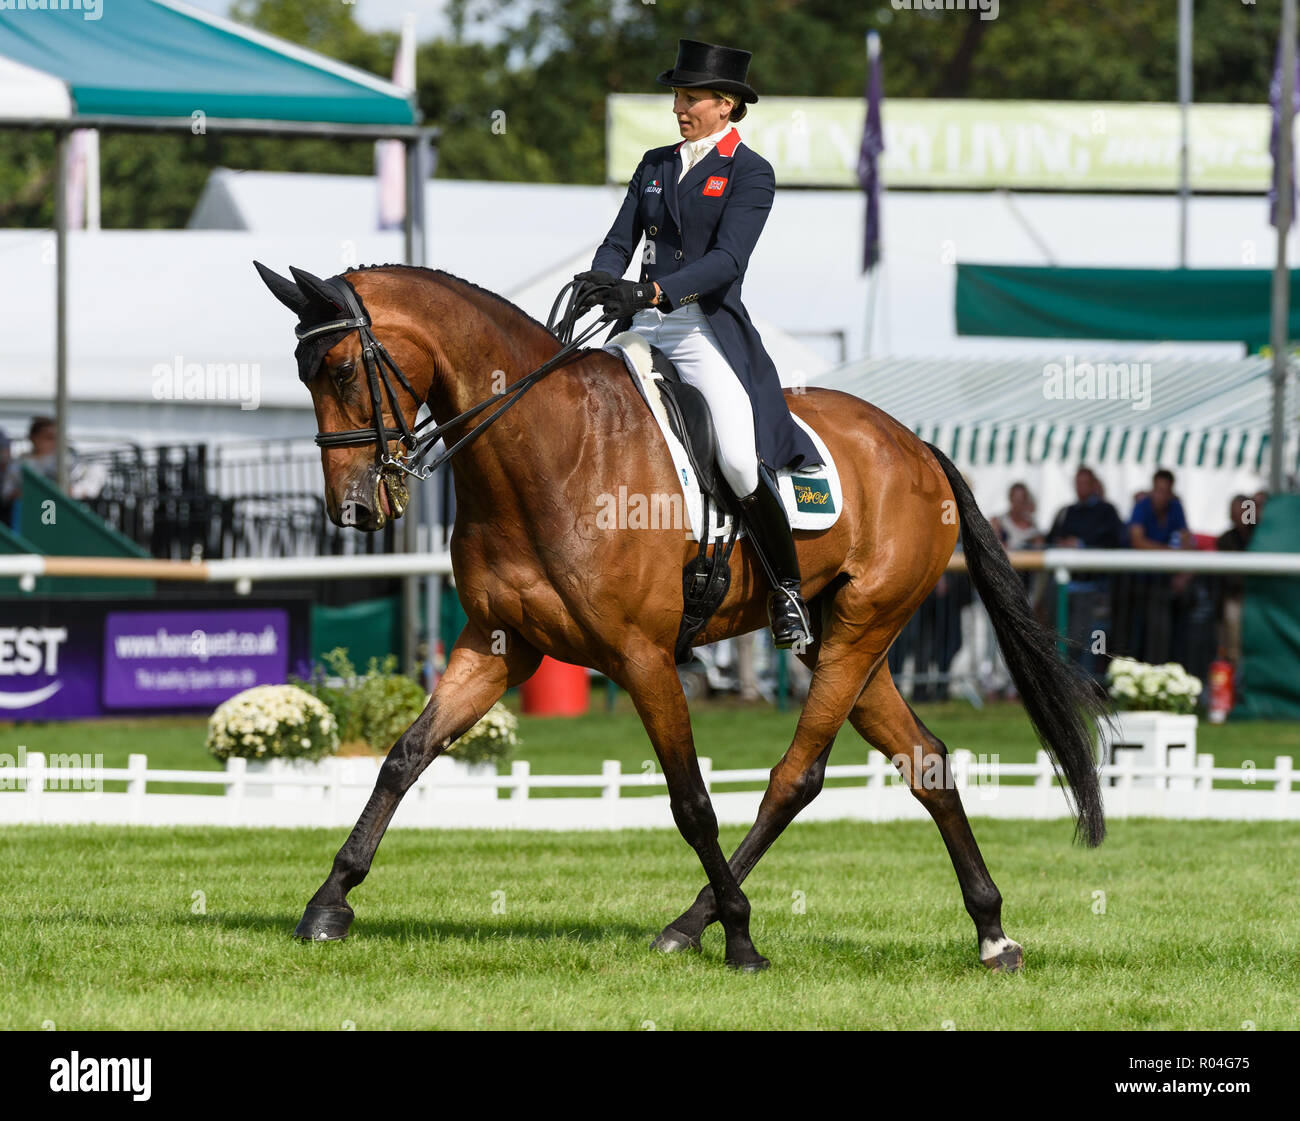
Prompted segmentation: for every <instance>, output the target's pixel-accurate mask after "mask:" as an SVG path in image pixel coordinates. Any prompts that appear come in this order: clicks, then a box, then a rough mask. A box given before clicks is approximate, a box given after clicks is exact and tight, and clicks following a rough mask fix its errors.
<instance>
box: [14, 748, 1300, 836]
mask: <svg viewBox="0 0 1300 1121" xmlns="http://www.w3.org/2000/svg"><path fill="white" fill-rule="evenodd" d="M351 762H353V761H351V760H342V759H330V760H326V761H325V763H324V764H323V765H322V767H321V768H320V773H319V774H314V775H277V774H264V773H252V772H250V771H249V769H248V767H247V764H246V761H245V760H243V759H232V760H229V761H228V763H227V766H226V770H224V771H185V770H151V769H150V768H149V765H148V759H147V758H146V757H145V756H144V755H132V756H131V757H130V759H129V764H128V766H126V767H116V768H115V767H62V766H60V767H57V768H51V767H48V766H47V765H46V759H45V757H44V755H42V754H39V753H36V752H31V753H27V754H26V755H25V757H23V758H21V759H20V763H21V765H20V766H16V767H8V766H6V767H0V824H4V825H15V824H58V825H82V824H112V825H159V826H165V825H171V826H177V825H180V826H183V825H202V826H212V825H218V826H270V827H295V826H331V827H334V826H338V827H348V826H351V825H352V824H353V823H354V822H355V821H356V819H357V816H358V815H359V814H360V812H361V810H362V807H363V806H364V805H365V802H366V799H367V797H368V796H369V794H370V790H371V788H372V787H373V784H374V776H375V773H376V769H375V764H374V762H373V761H370V760H366V761H364V762H365V763H366V764H368V765H367V766H363V767H354V766H348V765H347V764H349V763H351ZM700 767H701V770H702V772H703V774H704V779H705V783H706V784H707V785H708V787H709V790H710V793H711V795H712V799H713V805H714V808H715V810H716V812H717V815H718V820H719V822H720V823H722V824H724V825H748V824H750V823H751V822H752V821H753V820H754V817H755V815H756V814H757V812H758V805H759V801H760V799H761V798H762V790H761V789H760V788H758V787H759V785H765V784H766V782H767V779H768V771H766V770H762V769H748V770H733V771H715V770H713V768H712V765H711V762H710V760H708V759H701V760H700ZM951 769H952V774H953V782H954V784H955V786H956V787H957V789H958V791H959V792H960V793H961V797H962V802H963V803H964V805H965V807H966V811H967V813H968V814H969V815H970V816H971V817H995V818H1022V819H1023V818H1028V819H1058V818H1066V817H1068V816H1069V810H1068V806H1067V804H1066V800H1065V792H1064V791H1063V790H1062V789H1061V787H1060V786H1059V785H1058V784H1057V783H1056V779H1055V775H1054V774H1053V771H1052V765H1051V761H1050V759H1049V758H1048V756H1047V754H1046V752H1042V751H1040V752H1038V755H1037V758H1036V760H1035V761H1034V762H1033V763H1002V762H1000V761H997V760H987V759H981V758H976V757H975V756H973V755H972V754H971V753H970V752H968V751H954V752H953V753H952V756H951ZM454 771H455V767H454V764H453V763H452V760H450V759H447V758H445V757H444V758H440V759H437V760H435V761H434V764H433V765H432V766H431V767H430V768H429V769H428V770H427V771H426V772H425V774H424V775H423V776H421V779H420V781H419V782H417V783H416V785H415V786H414V787H413V788H412V789H411V791H410V792H408V794H407V796H406V797H405V799H403V801H402V804H401V807H400V808H399V809H398V811H397V814H396V817H395V818H394V821H393V825H394V826H396V827H408V828H411V827H415V828H478V829H627V828H671V827H672V826H673V819H672V813H671V811H670V809H669V804H668V797H667V795H666V794H665V793H659V791H661V790H663V788H664V785H665V783H664V778H663V775H662V774H659V773H658V772H657V771H656V772H651V771H646V772H639V771H638V772H636V773H630V774H629V773H624V772H623V770H622V768H621V766H620V764H619V763H618V762H617V761H608V762H606V763H605V764H604V766H603V768H602V770H601V773H600V774H598V775H535V774H533V773H532V771H531V768H530V766H529V764H528V763H527V762H516V763H514V764H513V765H512V767H511V771H510V773H509V774H507V775H495V776H493V775H464V776H462V775H459V774H453V772H454ZM1101 776H1102V784H1103V797H1104V803H1105V807H1106V812H1107V814H1108V816H1109V817H1111V818H1126V817H1158V818H1186V819H1219V820H1233V821H1242V820H1247V821H1296V820H1300V792H1298V791H1296V790H1295V789H1294V780H1295V777H1296V776H1295V771H1294V765H1293V762H1292V760H1291V758H1290V757H1281V758H1278V759H1276V760H1275V761H1274V765H1273V766H1272V767H1271V768H1269V769H1263V768H1255V767H1251V766H1243V767H1216V766H1215V765H1214V758H1213V756H1211V755H1207V754H1202V755H1199V756H1198V757H1197V759H1196V762H1195V764H1194V765H1190V766H1188V765H1181V766H1176V765H1171V766H1164V767H1139V766H1137V765H1135V764H1134V763H1133V762H1132V761H1131V760H1130V761H1121V762H1119V763H1116V764H1110V765H1106V766H1103V767H1102V768H1101ZM826 779H827V783H828V786H827V788H826V789H824V790H823V791H822V793H821V795H820V796H819V797H818V798H816V799H815V800H814V801H813V802H812V804H811V805H810V806H808V807H807V808H806V809H805V810H804V811H803V812H802V813H801V814H800V816H799V820H801V821H826V820H845V819H849V820H856V821H898V820H908V819H926V818H927V817H928V815H927V814H926V812H925V809H924V808H923V807H922V806H921V805H920V803H919V802H918V801H917V800H916V798H915V797H914V796H913V795H912V794H911V792H910V791H909V790H908V789H907V786H906V784H905V783H904V781H903V779H902V777H901V776H900V775H899V773H898V771H896V770H895V769H894V767H893V766H891V765H890V763H889V762H888V761H887V760H886V759H885V758H884V757H883V756H881V755H872V756H870V757H869V761H868V762H867V763H865V764H861V765H857V764H855V765H844V766H830V767H827V768H826ZM845 780H848V781H851V782H852V785H848V786H843V785H830V784H832V783H840V782H842V781H845ZM123 782H124V783H125V784H126V790H125V791H121V792H119V791H106V790H104V789H103V787H104V784H105V783H123ZM157 783H172V784H190V785H194V786H207V787H215V788H218V789H219V790H220V794H218V795H208V794H169V793H156V792H152V791H150V789H149V786H150V784H157ZM737 784H750V785H752V786H754V788H753V789H749V790H743V791H734V790H725V791H720V790H718V788H719V787H723V786H731V785H737ZM1216 784H1218V785H1216ZM1224 784H1227V785H1224ZM571 789H586V790H592V791H595V792H597V793H596V794H595V796H589V797H574V796H567V797H566V796H558V797H537V796H536V794H537V793H538V792H539V791H546V790H571ZM501 791H504V792H505V795H506V796H505V797H502V796H501V795H500V793H499V792H501ZM633 791H636V792H640V793H642V794H644V793H645V792H646V791H655V793H651V794H648V796H634V795H633V796H629V795H630V794H631V792H633Z"/></svg>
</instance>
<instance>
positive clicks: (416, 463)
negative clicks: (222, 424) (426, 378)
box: [294, 281, 615, 479]
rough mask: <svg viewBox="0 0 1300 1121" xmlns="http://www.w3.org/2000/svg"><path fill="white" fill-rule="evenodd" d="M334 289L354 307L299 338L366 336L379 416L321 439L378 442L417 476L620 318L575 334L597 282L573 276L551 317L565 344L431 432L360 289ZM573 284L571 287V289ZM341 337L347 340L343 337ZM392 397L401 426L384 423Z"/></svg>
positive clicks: (383, 456)
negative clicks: (409, 403) (442, 442)
mask: <svg viewBox="0 0 1300 1121" xmlns="http://www.w3.org/2000/svg"><path fill="white" fill-rule="evenodd" d="M333 287H334V290H335V291H336V292H337V293H338V294H339V295H340V296H341V297H342V299H343V301H344V302H345V306H346V309H347V311H348V312H349V313H350V314H349V315H347V316H346V317H344V318H342V319H335V320H331V321H330V322H328V323H320V324H315V325H313V326H311V327H295V328H294V334H295V335H296V336H297V337H298V341H299V342H302V341H303V340H305V339H310V338H313V337H315V336H317V335H323V334H326V333H329V332H335V331H344V332H348V333H351V332H352V331H356V332H357V334H358V336H359V337H360V339H361V358H362V362H363V364H364V366H365V371H366V386H367V388H368V389H369V391H370V407H371V412H372V414H373V416H374V422H373V424H372V425H371V427H369V428H351V429H347V430H346V431H343V432H317V433H316V445H317V447H321V448H348V447H359V446H362V445H365V444H375V445H377V446H378V448H379V449H380V450H379V463H380V466H381V467H391V468H393V469H394V470H396V471H401V472H403V473H405V474H407V475H410V476H411V477H412V478H415V479H427V478H428V477H429V476H430V475H432V474H433V473H434V471H436V470H437V469H438V468H439V467H441V466H442V465H443V464H444V463H446V462H447V461H448V460H449V459H451V457H452V456H454V455H455V454H456V453H457V452H458V451H460V450H461V449H462V448H464V447H466V446H467V445H468V444H470V443H471V442H472V441H473V440H475V439H477V438H478V436H479V435H480V434H481V433H483V432H484V431H486V430H487V429H488V428H489V427H491V425H492V424H493V422H494V421H496V420H497V419H498V418H499V417H500V416H502V414H504V413H505V412H506V411H507V410H508V409H510V408H511V407H512V406H514V404H515V403H516V402H517V401H518V400H519V399H520V398H521V397H522V396H523V395H524V394H525V393H527V392H528V390H530V389H531V388H532V387H533V386H534V385H536V384H537V383H538V382H539V381H541V379H542V378H544V377H545V376H546V375H547V374H549V373H550V372H551V371H552V370H554V369H557V368H558V367H559V366H561V365H562V364H563V363H564V362H566V361H567V360H568V359H570V358H572V357H573V356H574V354H575V353H577V351H578V348H579V347H580V346H581V345H582V344H583V343H584V342H586V340H587V339H589V338H590V337H591V336H592V335H594V334H595V333H596V332H597V331H599V330H600V329H601V328H602V327H603V326H604V325H605V324H606V323H608V322H609V321H610V320H611V319H613V318H615V317H614V316H611V315H602V316H601V317H600V318H599V319H598V320H596V322H595V323H593V324H591V326H589V327H588V328H587V329H586V330H584V331H583V332H582V333H581V334H580V335H579V336H578V337H577V338H573V329H574V326H575V324H576V322H577V320H578V319H579V318H580V317H581V315H582V314H583V312H582V311H581V310H579V309H580V308H581V306H582V302H583V299H584V298H586V297H588V296H589V295H590V294H591V292H592V290H593V289H594V288H595V287H596V286H595V285H591V284H589V283H588V282H585V281H584V282H583V283H581V284H579V283H578V282H576V281H570V282H569V283H568V284H566V285H565V286H564V287H563V288H561V289H560V293H559V295H558V296H556V297H555V302H554V303H553V304H552V305H551V314H550V316H549V317H548V319H547V321H546V328H547V330H549V331H551V333H552V334H554V335H556V337H557V338H558V339H559V340H560V342H562V343H563V344H564V346H563V347H561V349H560V350H559V351H558V352H556V353H555V354H554V355H552V356H551V357H550V358H548V359H547V360H546V361H545V362H543V363H542V365H540V366H538V367H537V369H535V370H534V371H533V372H532V373H530V374H527V375H525V376H524V377H522V378H520V379H519V380H518V381H517V382H515V383H514V384H513V385H508V386H506V388H505V389H503V390H502V391H501V392H500V393H496V394H493V395H492V396H491V397H489V398H487V400H485V401H480V402H479V403H478V404H477V405H475V406H474V407H473V408H470V409H466V410H465V411H464V412H463V413H460V414H459V415H458V416H454V417H452V418H451V420H449V421H447V422H446V423H444V424H439V425H437V426H436V427H434V428H430V429H429V430H428V431H427V432H423V433H421V432H420V430H421V429H422V428H424V427H425V426H426V425H428V424H429V423H430V422H431V421H432V420H433V417H432V416H428V417H425V419H424V420H422V421H419V422H418V423H417V424H416V425H415V426H414V427H412V426H411V425H409V424H407V422H406V416H405V414H403V412H402V410H401V407H400V406H399V404H398V400H397V389H396V387H395V386H394V385H393V381H392V379H391V378H390V377H389V371H390V370H391V371H392V374H393V377H395V378H396V379H397V384H398V385H400V386H401V387H402V388H403V389H404V390H406V392H407V393H408V394H410V396H411V398H412V400H414V401H415V402H416V405H417V407H418V406H419V405H420V404H423V403H424V402H421V401H420V396H419V394H418V393H416V391H415V389H414V388H413V387H412V385H411V383H410V381H409V380H407V377H406V375H405V374H403V373H402V370H401V367H399V366H398V365H397V363H396V362H394V361H393V358H392V356H391V355H390V354H389V353H388V351H387V350H385V349H384V344H383V343H381V342H380V341H379V340H378V339H377V338H375V333H374V331H372V330H371V320H370V316H369V314H368V313H367V312H366V309H365V306H364V305H363V304H362V303H361V298H360V297H359V296H358V295H357V294H356V291H355V290H354V289H353V287H352V285H351V284H350V283H348V282H347V281H343V282H342V283H341V284H339V283H335V284H334V285H333ZM570 289H572V291H571V292H570V291H569V290H570ZM566 292H569V299H568V304H567V305H566V307H565V311H564V314H563V316H562V317H561V319H560V322H559V325H558V330H557V329H556V328H555V327H554V326H553V324H554V323H555V313H556V311H557V309H558V308H559V307H560V304H561V301H562V300H563V298H564V295H565V293H566ZM340 341H341V340H340ZM381 390H382V393H383V395H384V396H386V397H387V399H388V406H389V408H390V409H391V410H392V412H393V415H394V416H395V417H396V418H397V423H398V425H399V426H400V427H398V428H389V427H387V426H386V425H385V424H384V410H383V397H381ZM502 401H504V402H505V403H504V404H502V405H501V407H500V408H499V409H497V410H496V411H495V412H493V413H492V415H491V416H489V417H487V419H486V420H482V421H479V423H478V424H476V425H475V426H474V427H473V428H472V429H470V431H469V432H467V433H466V434H465V435H464V436H462V437H461V438H460V439H459V440H457V441H456V442H455V443H454V444H452V446H451V447H449V448H445V449H444V450H443V452H442V454H441V455H438V456H436V457H435V458H434V459H433V460H432V461H431V462H429V463H427V464H425V465H423V466H421V464H420V461H421V460H422V459H424V457H425V456H426V455H428V454H429V452H430V451H432V450H433V447H434V445H435V444H436V443H437V442H438V440H439V439H441V437H442V435H443V433H445V432H447V431H448V430H449V429H451V428H454V427H455V426H456V425H458V424H460V423H461V422H462V421H466V420H470V419H472V418H473V417H476V416H478V415H479V413H481V412H483V411H484V410H485V409H488V408H490V407H491V406H493V405H495V404H497V403H498V402H502ZM393 441H397V442H399V443H400V444H401V445H402V448H403V449H405V450H404V451H402V450H399V451H398V452H397V454H396V455H393V454H391V453H390V452H389V450H388V445H389V443H390V442H393Z"/></svg>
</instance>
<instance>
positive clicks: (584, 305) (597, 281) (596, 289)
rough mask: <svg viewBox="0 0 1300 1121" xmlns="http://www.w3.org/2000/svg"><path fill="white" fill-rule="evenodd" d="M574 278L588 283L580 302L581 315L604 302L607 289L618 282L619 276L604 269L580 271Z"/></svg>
mask: <svg viewBox="0 0 1300 1121" xmlns="http://www.w3.org/2000/svg"><path fill="white" fill-rule="evenodd" d="M573 279H574V281H575V282H576V283H577V284H579V285H581V284H586V285H588V288H587V291H586V293H585V294H584V295H583V297H582V299H581V300H580V301H579V303H578V314H579V315H586V314H587V312H589V311H590V310H591V309H592V308H594V307H595V306H596V305H597V304H599V303H602V302H603V301H604V298H605V294H606V291H607V290H608V289H610V288H612V287H614V285H616V284H617V283H618V277H616V276H615V275H614V274H613V273H608V272H605V271H604V270H603V269H591V270H589V271H588V272H580V273H578V274H577V275H576V276H575V277H574V278H573Z"/></svg>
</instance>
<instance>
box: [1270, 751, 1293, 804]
mask: <svg viewBox="0 0 1300 1121" xmlns="http://www.w3.org/2000/svg"><path fill="white" fill-rule="evenodd" d="M1273 768H1274V770H1276V771H1277V785H1275V786H1274V787H1273V791H1274V794H1273V797H1274V798H1275V799H1276V800H1277V801H1276V804H1277V816H1278V817H1279V818H1285V817H1286V810H1287V803H1288V802H1290V800H1291V779H1292V777H1293V776H1292V773H1291V756H1289V755H1279V756H1278V757H1277V758H1276V759H1274V760H1273Z"/></svg>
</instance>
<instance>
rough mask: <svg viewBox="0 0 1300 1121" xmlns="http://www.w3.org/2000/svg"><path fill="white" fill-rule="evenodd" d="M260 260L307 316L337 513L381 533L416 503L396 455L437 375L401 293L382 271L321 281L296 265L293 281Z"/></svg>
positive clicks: (303, 358) (304, 360) (330, 494)
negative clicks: (399, 297) (403, 305)
mask: <svg viewBox="0 0 1300 1121" xmlns="http://www.w3.org/2000/svg"><path fill="white" fill-rule="evenodd" d="M253 264H254V265H256V267H257V271H258V273H259V274H260V276H261V277H262V280H263V281H264V282H265V284H266V286H267V287H268V288H269V289H270V290H271V292H272V294H273V295H274V296H275V298H276V299H277V300H279V301H280V302H281V303H282V304H284V305H285V307H287V308H288V309H289V310H290V311H292V312H294V314H296V315H297V316H298V327H297V329H296V334H297V336H298V340H299V342H298V348H297V350H296V351H295V352H294V355H295V357H296V358H297V360H298V376H299V378H301V379H302V381H303V383H304V384H305V385H306V386H307V388H308V389H309V390H311V397H312V403H313V404H314V405H315V408H316V425H317V436H316V442H317V443H318V444H319V445H320V449H321V465H322V466H323V468H324V470H325V506H326V509H327V510H328V511H329V516H330V519H331V520H332V521H333V522H334V524H335V525H340V526H352V527H354V528H356V529H363V530H376V529H381V528H382V527H383V526H384V525H386V524H387V523H388V521H389V520H390V519H393V518H400V517H401V516H402V513H403V512H404V511H405V509H406V505H407V502H408V501H409V495H408V493H407V489H406V485H405V483H404V482H403V480H404V478H405V477H406V476H405V474H404V472H403V471H401V470H400V469H399V468H398V467H396V466H394V465H393V462H392V461H393V459H394V457H396V456H399V455H400V452H401V450H402V445H401V437H402V436H403V435H404V434H409V433H410V432H411V430H412V429H413V427H414V424H415V415H416V413H417V412H418V411H419V408H420V404H421V403H422V402H423V401H424V400H425V398H426V397H427V396H428V392H429V383H430V380H431V378H432V374H433V371H432V363H431V361H430V358H429V356H428V354H427V353H426V352H425V350H424V349H423V348H421V347H420V345H419V344H418V342H417V341H416V336H415V331H414V324H413V323H412V321H411V319H410V316H409V314H406V313H404V312H403V310H402V309H401V307H400V305H399V302H398V300H397V299H396V297H395V293H394V291H393V289H394V284H393V278H392V277H391V276H387V275H386V274H385V273H384V272H383V270H379V269H376V270H374V271H373V272H371V271H365V272H360V273H354V274H350V275H349V276H347V277H345V276H336V277H332V278H331V279H329V280H321V279H320V278H319V277H315V276H312V275H311V273H308V272H304V271H302V270H301V269H296V268H292V267H291V268H290V269H289V271H290V272H291V273H292V274H293V277H294V279H293V280H289V279H287V278H285V277H283V276H279V275H277V274H276V273H274V272H272V271H271V270H270V269H268V268H267V267H266V266H265V265H263V264H261V263H260V262H257V261H254V262H253ZM353 278H355V285H356V286H355V287H354V286H353ZM386 281H387V283H386ZM363 293H364V296H365V302H364V303H363V302H362V294H363ZM372 324H373V329H372ZM372 331H373V333H372ZM385 357H389V358H391V359H392V366H395V367H396V368H397V370H398V371H400V373H397V372H395V371H394V370H393V369H392V368H391V366H390V365H389V363H387V362H385ZM403 382H405V383H406V384H403ZM412 391H413V392H412Z"/></svg>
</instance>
